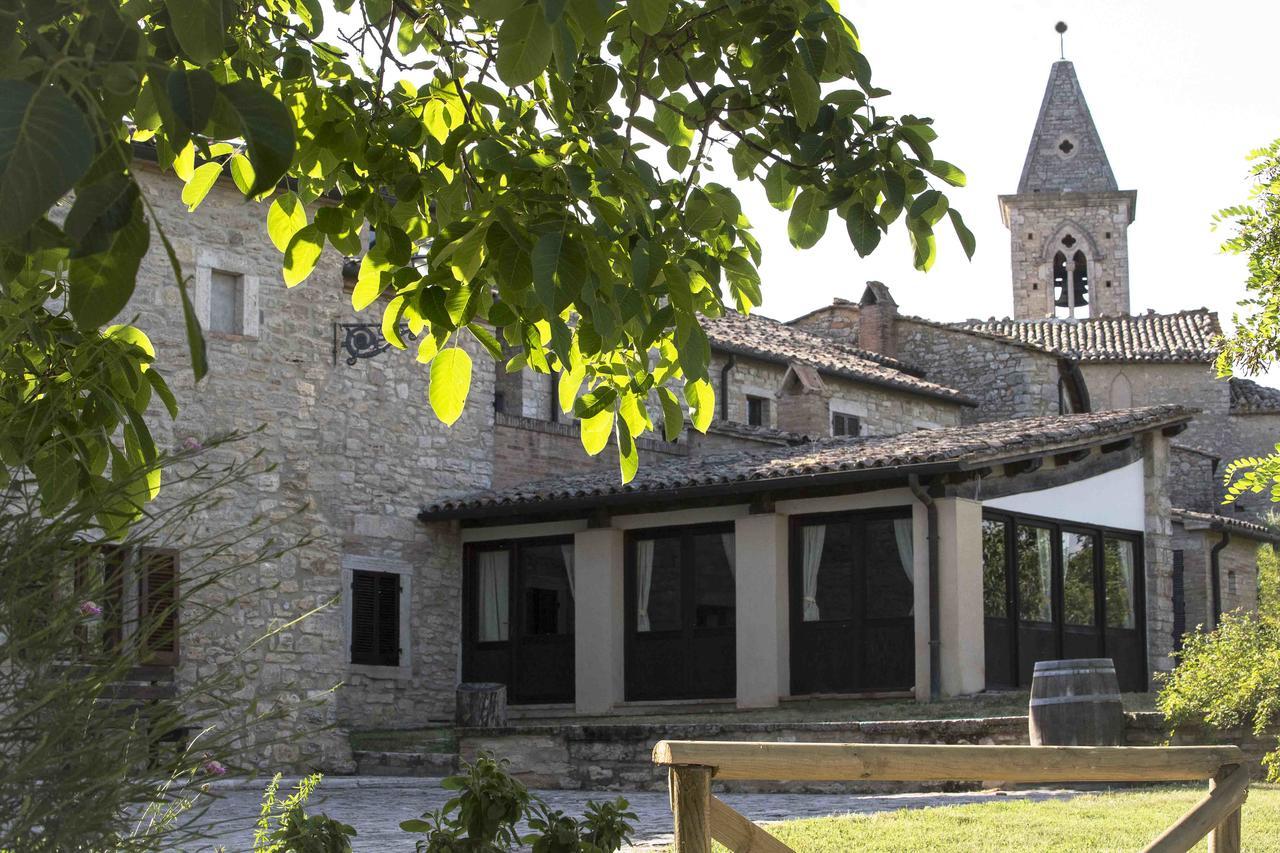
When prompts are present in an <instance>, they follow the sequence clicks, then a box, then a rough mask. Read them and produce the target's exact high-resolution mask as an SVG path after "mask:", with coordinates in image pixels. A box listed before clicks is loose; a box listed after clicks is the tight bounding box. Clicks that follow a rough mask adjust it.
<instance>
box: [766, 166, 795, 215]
mask: <svg viewBox="0 0 1280 853" xmlns="http://www.w3.org/2000/svg"><path fill="white" fill-rule="evenodd" d="M764 194H765V196H766V197H767V198H768V199H769V204H770V205H772V206H773V207H774V208H776V209H777V210H786V209H787V208H789V207H791V200H792V199H794V198H795V195H796V188H795V186H794V185H793V184H792V183H791V174H790V172H789V171H788V169H787V167H786V166H785V165H784V164H782V163H775V164H773V166H771V167H770V168H769V171H768V172H767V173H766V174H765V176H764Z"/></svg>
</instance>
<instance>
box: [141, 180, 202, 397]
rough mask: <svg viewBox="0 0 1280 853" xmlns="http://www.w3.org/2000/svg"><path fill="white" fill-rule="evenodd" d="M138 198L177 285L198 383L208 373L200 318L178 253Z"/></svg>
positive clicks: (153, 216)
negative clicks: (188, 288) (147, 215)
mask: <svg viewBox="0 0 1280 853" xmlns="http://www.w3.org/2000/svg"><path fill="white" fill-rule="evenodd" d="M140 198H141V199H142V201H143V203H144V204H147V205H148V206H147V210H149V211H150V212H151V219H152V224H153V225H154V227H155V229H156V234H158V235H159V236H160V243H161V244H162V245H163V246H164V253H165V257H167V258H168V259H169V269H170V270H171V271H172V272H173V278H174V281H175V282H176V283H177V285H178V294H179V296H180V297H181V301H182V321H183V323H184V325H185V326H186V329H187V350H188V353H189V354H190V356H191V373H192V375H193V376H194V377H195V380H196V382H199V381H200V380H201V379H203V378H204V377H205V375H206V374H208V372H209V357H208V353H207V352H206V350H205V343H204V332H203V331H202V330H201V329H200V318H199V317H197V316H196V309H195V306H194V305H193V304H192V303H191V293H190V291H188V290H187V279H186V277H184V276H183V275H182V264H180V263H178V253H177V252H175V251H174V250H173V243H172V242H170V240H169V237H168V235H166V234H165V233H164V226H163V225H162V224H161V223H160V221H159V220H158V219H157V218H156V215H155V211H154V210H153V209H152V208H151V207H150V205H149V203H147V201H146V197H145V196H140Z"/></svg>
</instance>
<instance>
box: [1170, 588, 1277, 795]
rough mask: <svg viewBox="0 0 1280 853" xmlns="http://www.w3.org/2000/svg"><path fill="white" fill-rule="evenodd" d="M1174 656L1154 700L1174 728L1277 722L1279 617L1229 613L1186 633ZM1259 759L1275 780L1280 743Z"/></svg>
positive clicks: (1262, 726)
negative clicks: (1214, 624) (1200, 629)
mask: <svg viewBox="0 0 1280 853" xmlns="http://www.w3.org/2000/svg"><path fill="white" fill-rule="evenodd" d="M1177 658H1178V665H1177V667H1176V668H1175V669H1174V670H1173V672H1172V673H1170V674H1168V675H1165V676H1161V679H1162V680H1163V681H1164V687H1163V688H1162V690H1161V691H1160V696H1159V699H1158V702H1157V706H1158V707H1159V709H1160V710H1161V711H1162V712H1163V713H1164V714H1165V716H1166V717H1167V718H1168V719H1169V721H1170V723H1172V725H1173V726H1174V728H1175V730H1176V729H1177V728H1180V727H1183V726H1187V725H1205V726H1209V727H1211V728H1216V729H1230V728H1236V727H1239V726H1252V728H1253V731H1254V732H1255V733H1256V734H1258V735H1262V734H1263V733H1265V731H1266V729H1267V728H1268V727H1269V726H1272V725H1277V724H1280V619H1277V618H1275V617H1274V616H1268V615H1255V614H1252V613H1244V612H1240V611H1237V612H1235V613H1228V614H1226V615H1224V616H1223V617H1222V620H1221V622H1220V623H1219V624H1218V627H1217V628H1215V629H1214V630H1212V631H1208V632H1205V633H1199V632H1193V633H1190V634H1188V635H1187V636H1186V639H1185V641H1184V645H1183V647H1182V651H1180V652H1178V653H1177ZM1263 763H1264V764H1265V765H1266V766H1267V768H1268V775H1269V777H1270V779H1271V780H1272V781H1280V743H1278V744H1277V749H1275V750H1274V751H1272V752H1271V753H1270V754H1269V755H1267V756H1266V757H1265V758H1264V759H1263Z"/></svg>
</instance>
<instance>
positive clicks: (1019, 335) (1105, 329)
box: [950, 308, 1222, 362]
mask: <svg viewBox="0 0 1280 853" xmlns="http://www.w3.org/2000/svg"><path fill="white" fill-rule="evenodd" d="M950 325H951V326H952V327H953V328H957V329H967V330H969V331H974V332H982V333H984V334H988V335H998V336H1000V337H1004V338H1010V339H1012V340H1014V341H1018V342H1019V343H1024V344H1032V345H1034V346H1038V347H1042V348H1044V349H1046V350H1049V351H1050V352H1053V353H1056V354H1058V355H1064V356H1068V357H1070V358H1074V359H1078V360H1079V361H1153V362H1208V361H1213V360H1214V358H1216V357H1217V354H1218V350H1217V344H1216V340H1217V338H1218V336H1219V335H1221V334H1222V327H1221V326H1219V325H1218V316H1217V315H1216V314H1214V313H1213V312H1212V311H1210V310H1209V309H1207V308H1198V309H1195V310H1193V311H1181V312H1179V313H1177V314H1154V313H1148V314H1137V315H1134V316H1128V315H1121V316H1115V317H1092V318H1089V319H1084V320H1050V319H1046V320H985V321H983V320H967V321H965V322H963V323H952V324H950Z"/></svg>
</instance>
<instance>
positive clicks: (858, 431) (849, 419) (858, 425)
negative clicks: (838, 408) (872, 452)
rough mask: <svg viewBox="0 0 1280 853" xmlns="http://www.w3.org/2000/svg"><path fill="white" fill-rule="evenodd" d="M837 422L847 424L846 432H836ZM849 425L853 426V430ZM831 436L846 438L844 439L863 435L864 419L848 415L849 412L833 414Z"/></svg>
mask: <svg viewBox="0 0 1280 853" xmlns="http://www.w3.org/2000/svg"><path fill="white" fill-rule="evenodd" d="M837 421H844V422H845V424H846V426H845V431H844V432H838V431H837V430H836V422H837ZM849 424H852V425H853V429H852V430H850V429H849V428H848V425H849ZM831 434H832V435H833V436H838V437H844V438H854V437H857V436H860V435H862V418H860V417H858V416H857V415H851V414H848V413H847V412H832V413H831Z"/></svg>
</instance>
